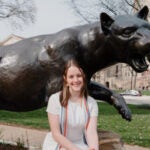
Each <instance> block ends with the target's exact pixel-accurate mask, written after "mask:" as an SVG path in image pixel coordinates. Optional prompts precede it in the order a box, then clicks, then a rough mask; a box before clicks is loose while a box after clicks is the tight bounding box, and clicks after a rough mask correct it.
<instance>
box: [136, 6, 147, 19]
mask: <svg viewBox="0 0 150 150" xmlns="http://www.w3.org/2000/svg"><path fill="white" fill-rule="evenodd" d="M148 12H149V9H148V7H147V6H144V7H143V8H142V9H141V10H140V11H139V12H137V13H136V16H137V17H138V18H141V19H144V20H147V16H148Z"/></svg>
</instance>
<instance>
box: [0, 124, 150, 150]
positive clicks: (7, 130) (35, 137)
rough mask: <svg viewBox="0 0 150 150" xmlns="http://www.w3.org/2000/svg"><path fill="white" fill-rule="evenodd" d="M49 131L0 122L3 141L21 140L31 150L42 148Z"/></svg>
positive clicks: (127, 148)
mask: <svg viewBox="0 0 150 150" xmlns="http://www.w3.org/2000/svg"><path fill="white" fill-rule="evenodd" d="M47 132H48V131H41V130H35V129H29V128H23V127H16V126H9V125H3V124H0V133H1V134H0V139H2V140H1V141H4V142H7V143H14V144H15V143H16V142H19V140H20V141H21V143H23V144H24V145H25V146H28V147H30V150H41V149H42V148H41V147H42V143H43V140H44V137H45V135H46V133H47ZM125 150H150V148H143V147H139V146H131V145H125Z"/></svg>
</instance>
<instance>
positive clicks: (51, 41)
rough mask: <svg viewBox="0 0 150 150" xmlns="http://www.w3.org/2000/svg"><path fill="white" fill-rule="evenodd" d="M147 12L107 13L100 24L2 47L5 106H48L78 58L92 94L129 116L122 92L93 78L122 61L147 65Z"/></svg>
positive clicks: (0, 101) (0, 99) (138, 67)
mask: <svg viewBox="0 0 150 150" xmlns="http://www.w3.org/2000/svg"><path fill="white" fill-rule="evenodd" d="M147 14H148V8H147V7H144V8H143V9H142V10H141V11H140V12H139V13H137V15H136V16H131V15H124V16H117V17H116V18H115V19H112V18H111V17H109V16H108V15H107V14H105V13H102V14H101V18H100V23H99V22H97V23H93V24H90V25H83V26H78V27H73V28H68V29H64V30H62V31H60V32H58V33H55V34H51V35H41V36H37V37H33V38H28V39H24V40H22V41H20V42H18V43H15V44H12V45H9V46H4V47H0V58H1V60H0V109H6V110H11V111H28V110H33V109H37V108H40V107H42V106H44V105H45V101H46V100H47V98H48V97H49V96H50V95H51V94H52V93H54V92H57V91H59V90H60V89H61V87H62V73H63V68H64V65H65V62H66V61H67V60H68V58H70V57H73V58H74V59H76V60H77V61H78V62H79V64H80V65H81V67H82V68H83V70H84V71H85V73H86V76H87V81H88V89H89V93H90V95H91V96H93V97H94V98H96V99H102V100H104V101H107V102H109V103H111V104H114V106H115V107H116V108H117V109H118V111H119V112H120V113H121V114H122V117H123V118H126V119H127V120H130V119H131V113H130V111H129V109H128V107H127V105H126V104H125V101H124V99H123V97H121V96H120V95H118V94H116V93H114V92H113V91H111V90H110V89H108V88H106V87H104V86H102V85H100V84H98V83H94V82H91V81H90V79H91V77H92V75H93V74H94V73H96V72H97V71H100V70H101V69H104V68H106V67H108V66H111V65H114V64H116V63H118V62H123V63H127V64H129V65H130V66H131V67H132V68H133V69H134V70H135V71H137V72H143V71H145V70H147V67H148V66H147V64H146V63H145V59H144V57H145V56H146V55H147V54H148V53H149V51H150V50H149V47H150V24H149V23H148V22H147V21H145V20H144V19H145V18H146V16H147Z"/></svg>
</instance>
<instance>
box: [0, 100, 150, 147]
mask: <svg viewBox="0 0 150 150" xmlns="http://www.w3.org/2000/svg"><path fill="white" fill-rule="evenodd" d="M128 106H129V108H130V109H131V111H132V121H131V122H128V121H126V120H124V119H122V118H121V116H120V115H119V114H118V112H117V111H116V109H115V108H114V107H113V106H111V105H109V104H107V103H99V119H98V128H101V129H104V130H109V131H113V132H116V133H118V134H120V135H121V137H122V139H123V141H124V142H125V143H128V144H136V145H139V146H144V147H150V142H149V141H150V106H134V105H128ZM45 109H46V108H45V107H44V108H42V109H39V110H35V111H30V112H19V113H16V112H9V111H2V110H0V122H1V123H9V124H17V125H22V126H28V127H32V128H38V129H44V130H48V129H49V125H48V120H47V114H46V112H45Z"/></svg>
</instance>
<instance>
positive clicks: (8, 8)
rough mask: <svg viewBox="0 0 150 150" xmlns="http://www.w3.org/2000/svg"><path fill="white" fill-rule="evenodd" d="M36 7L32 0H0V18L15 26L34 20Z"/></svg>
mask: <svg viewBox="0 0 150 150" xmlns="http://www.w3.org/2000/svg"><path fill="white" fill-rule="evenodd" d="M35 14H36V7H35V5H34V3H33V0H0V20H1V21H4V20H7V21H8V22H10V23H11V24H13V25H14V26H15V27H17V28H18V27H21V26H23V25H28V24H30V23H34V22H35Z"/></svg>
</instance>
